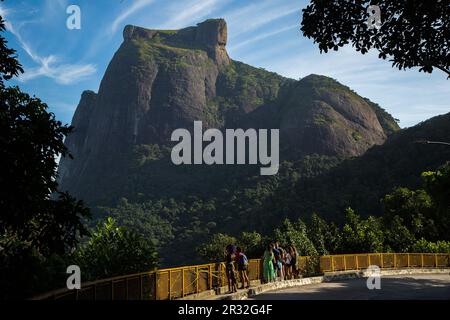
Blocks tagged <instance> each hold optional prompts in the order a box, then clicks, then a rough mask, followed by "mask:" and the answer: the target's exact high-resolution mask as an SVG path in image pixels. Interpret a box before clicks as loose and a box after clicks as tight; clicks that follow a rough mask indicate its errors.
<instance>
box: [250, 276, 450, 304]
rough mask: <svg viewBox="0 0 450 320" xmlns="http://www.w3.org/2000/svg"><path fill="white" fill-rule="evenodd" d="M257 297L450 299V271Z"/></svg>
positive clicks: (362, 280) (331, 284) (308, 287)
mask: <svg viewBox="0 0 450 320" xmlns="http://www.w3.org/2000/svg"><path fill="white" fill-rule="evenodd" d="M254 299H256V300H372V299H374V300H375V299H408V300H409V299H419V300H422V299H450V275H449V274H423V275H407V276H382V277H381V289H380V290H369V289H367V286H366V279H365V278H360V279H351V280H342V281H333V282H325V283H320V284H312V285H305V286H299V287H295V288H289V289H283V290H279V291H270V292H266V293H263V294H260V295H257V296H256V297H254Z"/></svg>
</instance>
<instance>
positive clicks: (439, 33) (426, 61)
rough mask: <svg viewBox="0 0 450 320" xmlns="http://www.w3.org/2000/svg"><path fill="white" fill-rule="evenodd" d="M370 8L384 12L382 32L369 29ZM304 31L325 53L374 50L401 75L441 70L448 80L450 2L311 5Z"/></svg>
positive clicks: (336, 0) (316, 0)
mask: <svg viewBox="0 0 450 320" xmlns="http://www.w3.org/2000/svg"><path fill="white" fill-rule="evenodd" d="M370 5H378V6H379V8H380V11H381V23H382V25H381V28H380V29H379V30H377V29H376V28H373V29H369V27H368V23H367V21H368V18H369V16H370V14H369V13H368V12H367V9H368V7H369V6H370ZM301 31H302V32H303V34H304V35H305V36H306V37H308V38H312V39H313V40H314V42H315V43H317V44H318V45H319V49H320V51H321V52H328V50H331V49H333V50H338V49H339V47H343V46H344V45H346V44H351V45H352V46H353V47H354V48H355V49H356V50H357V51H359V52H361V53H362V54H365V53H367V52H368V51H369V50H370V49H372V48H374V49H376V50H378V51H379V57H380V58H382V59H389V60H390V61H391V62H392V66H393V67H397V68H399V69H400V70H401V69H409V68H413V67H419V71H424V72H428V73H431V72H432V71H433V68H437V69H440V70H442V71H443V72H445V73H446V74H447V75H448V76H449V77H450V54H449V42H450V1H449V0H437V1H427V0H384V1H367V0H366V1H349V0H311V2H310V4H309V5H308V6H307V7H306V8H305V9H303V20H302V24H301Z"/></svg>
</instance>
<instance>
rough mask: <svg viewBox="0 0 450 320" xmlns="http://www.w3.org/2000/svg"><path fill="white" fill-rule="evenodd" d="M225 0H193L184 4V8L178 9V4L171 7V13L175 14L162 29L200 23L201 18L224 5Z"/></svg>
mask: <svg viewBox="0 0 450 320" xmlns="http://www.w3.org/2000/svg"><path fill="white" fill-rule="evenodd" d="M226 2H227V1H225V0H194V1H189V2H187V3H185V5H184V7H182V8H180V5H179V4H176V5H174V6H173V7H172V10H171V11H172V12H175V14H174V15H173V16H171V18H169V20H168V21H167V22H166V23H165V24H164V26H163V27H164V28H170V29H176V28H181V27H186V26H188V25H189V24H192V23H195V22H200V21H199V20H201V19H202V18H204V17H205V16H207V15H210V14H211V13H213V11H214V10H216V9H217V8H218V7H221V6H222V5H224V4H225V3H226Z"/></svg>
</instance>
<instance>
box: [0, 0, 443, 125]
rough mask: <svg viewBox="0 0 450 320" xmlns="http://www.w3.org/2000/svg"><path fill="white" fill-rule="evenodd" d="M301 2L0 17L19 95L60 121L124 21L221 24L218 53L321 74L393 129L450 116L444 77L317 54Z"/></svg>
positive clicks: (156, 2)
mask: <svg viewBox="0 0 450 320" xmlns="http://www.w3.org/2000/svg"><path fill="white" fill-rule="evenodd" d="M307 3H308V1H303V0H246V1H242V0H170V1H168V0H95V1H94V0H80V1H76V0H70V1H67V0H14V1H12V0H6V1H5V2H2V3H0V14H1V15H2V16H3V17H4V19H5V20H6V21H7V30H8V31H7V33H6V38H7V39H8V41H9V46H11V47H13V48H15V49H17V51H18V55H19V60H20V61H21V63H22V65H23V66H24V69H25V71H26V72H25V74H24V75H23V76H22V77H21V78H20V79H18V80H14V81H12V82H13V84H18V85H19V86H20V87H21V88H22V89H23V90H24V91H26V92H28V93H30V94H34V95H36V96H38V97H39V98H41V99H42V100H43V101H44V102H46V103H47V104H48V105H49V107H50V110H51V111H52V112H54V113H55V114H56V116H57V118H58V119H60V120H61V121H63V122H64V123H70V121H71V118H72V115H73V112H74V111H75V108H76V106H77V104H78V101H79V98H80V94H81V92H82V91H83V90H86V89H90V90H93V91H96V92H97V90H98V87H99V84H100V81H101V78H102V77H103V74H104V72H105V69H106V67H107V64H108V63H109V61H110V60H111V58H112V56H113V54H114V52H115V51H116V50H117V48H118V47H119V45H120V43H121V42H122V30H123V27H124V26H125V25H126V24H134V25H138V26H142V27H147V28H152V29H178V28H182V27H186V26H190V25H195V24H196V23H198V22H201V21H203V20H205V19H207V18H219V17H222V18H225V19H226V20H227V23H228V44H227V48H228V52H229V54H230V56H231V57H232V58H233V59H235V60H239V61H243V62H245V63H248V64H251V65H253V66H257V67H263V68H265V69H267V70H270V71H274V72H277V73H279V74H281V75H284V76H287V77H291V78H295V79H298V78H301V77H304V76H307V75H308V74H311V73H316V74H323V75H326V76H330V77H333V78H335V79H336V80H338V81H340V82H341V83H343V84H345V85H347V86H349V87H351V88H352V89H353V90H355V91H356V92H358V93H359V94H360V95H362V96H365V97H367V98H369V99H371V100H372V101H374V102H377V103H378V104H380V105H381V106H382V107H383V108H385V109H386V110H387V111H388V112H390V113H391V114H392V115H393V116H394V117H395V118H398V119H400V121H401V122H400V125H401V126H402V127H408V126H412V125H414V124H416V123H418V122H420V121H423V120H426V119H428V118H430V117H432V116H435V115H438V114H443V113H447V112H450V80H447V79H446V75H445V74H444V73H443V72H441V71H439V70H436V71H434V72H433V74H431V75H430V74H425V73H419V72H418V71H417V69H414V70H408V71H399V70H398V69H393V68H392V67H391V63H390V62H389V61H385V60H380V59H378V57H377V53H376V52H370V53H369V54H366V55H361V54H360V53H357V52H355V51H354V50H353V49H352V48H351V47H344V48H342V49H340V50H339V51H338V52H331V53H327V54H320V53H319V50H318V48H317V46H316V45H314V44H313V42H312V40H310V39H307V38H304V37H303V36H302V35H301V33H300V30H299V25H300V21H301V9H302V8H304V7H305V6H306V5H307ZM71 4H75V5H78V6H79V7H80V8H81V30H69V29H67V28H66V20H67V17H68V14H67V13H66V9H67V7H68V6H69V5H71Z"/></svg>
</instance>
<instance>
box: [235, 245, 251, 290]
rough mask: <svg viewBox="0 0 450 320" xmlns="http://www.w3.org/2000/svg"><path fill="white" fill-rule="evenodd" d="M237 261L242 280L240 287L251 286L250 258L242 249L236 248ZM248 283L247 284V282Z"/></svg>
mask: <svg viewBox="0 0 450 320" xmlns="http://www.w3.org/2000/svg"><path fill="white" fill-rule="evenodd" d="M236 262H237V266H238V272H239V276H240V277H241V280H242V287H241V288H240V289H244V288H249V287H250V280H249V279H248V274H247V272H248V271H247V269H248V259H247V256H246V255H245V254H244V253H243V252H242V249H241V248H239V247H237V248H236ZM246 283H247V286H245V284H246Z"/></svg>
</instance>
